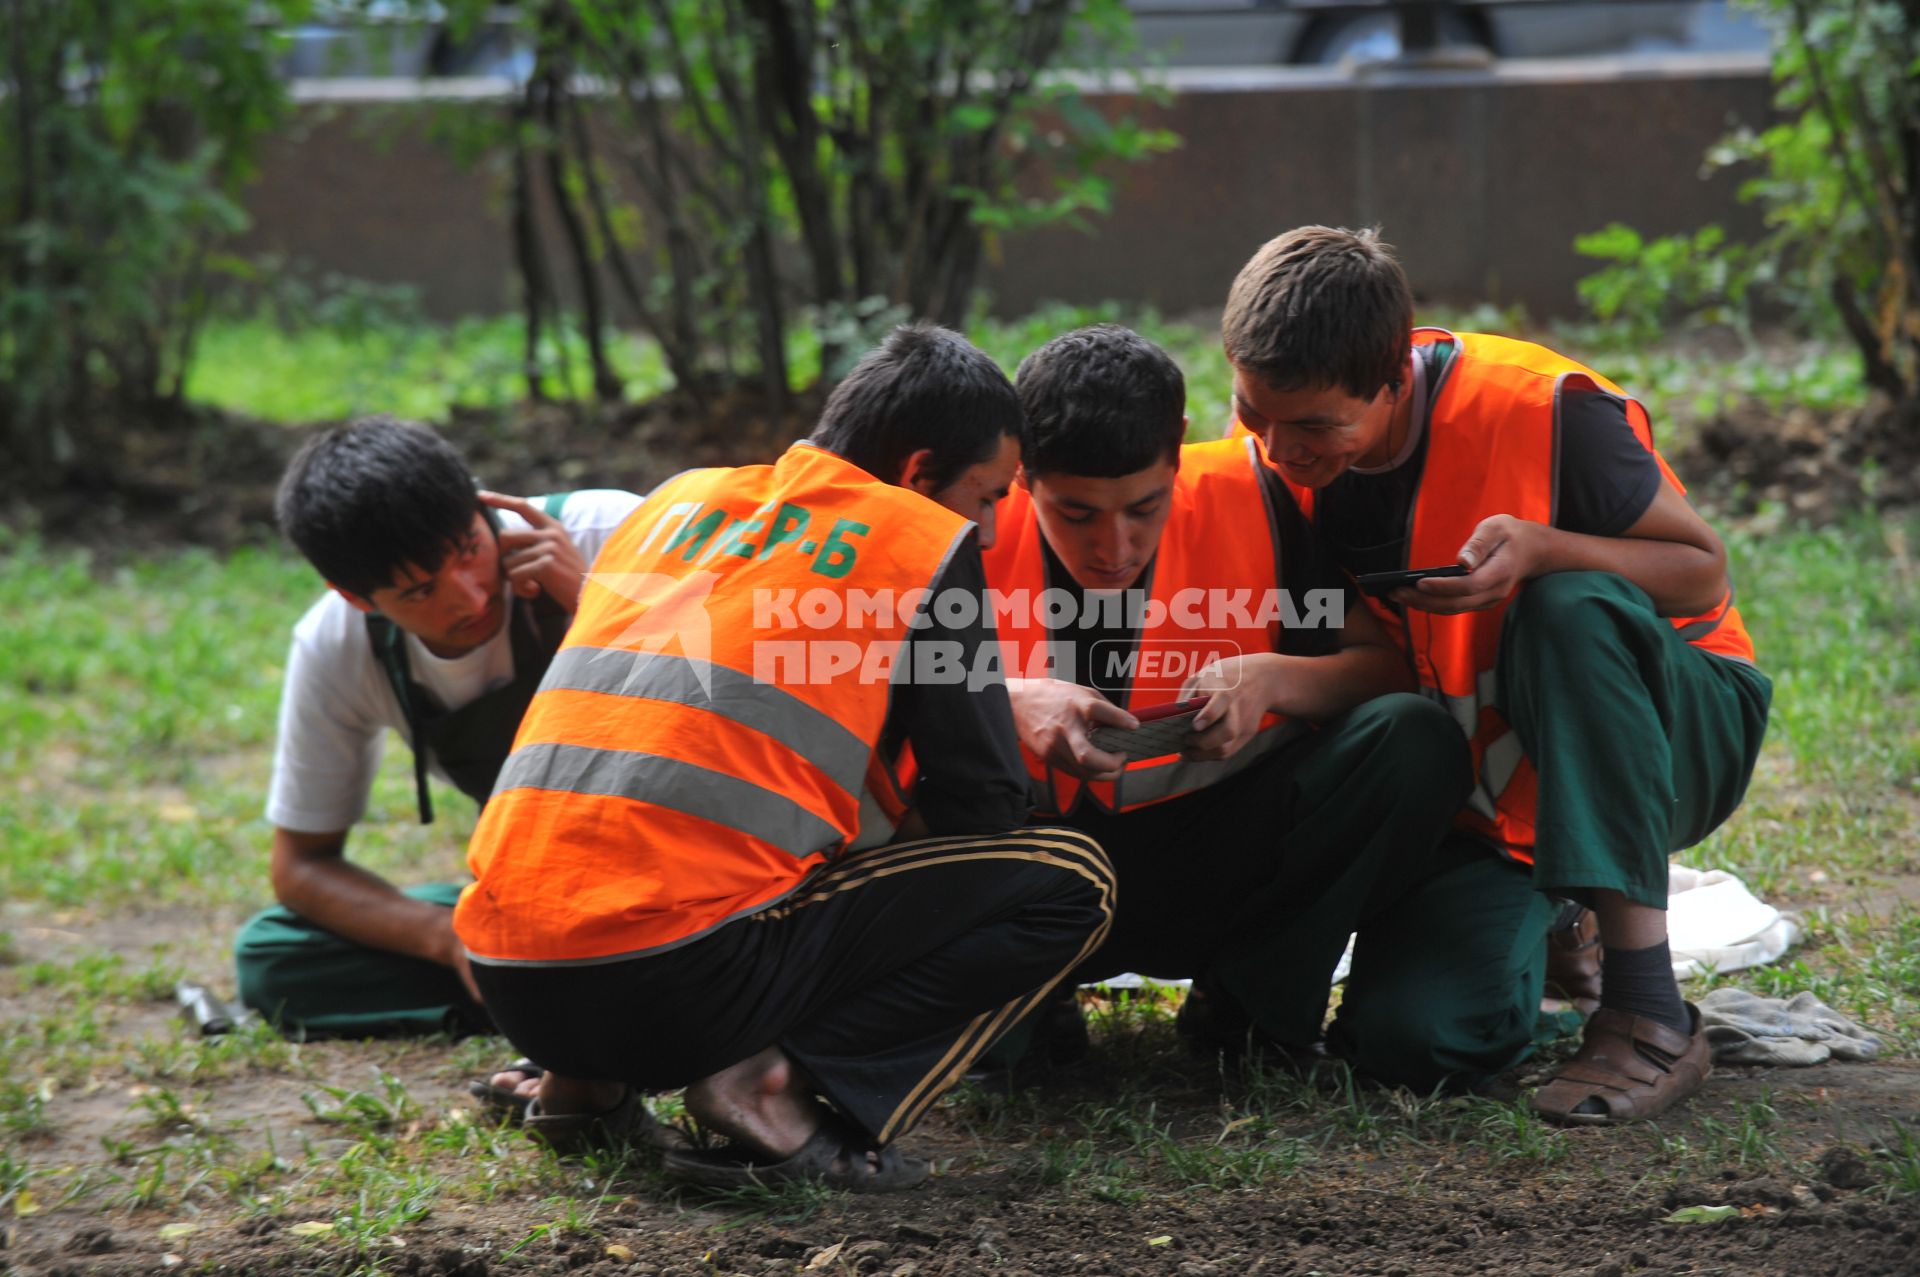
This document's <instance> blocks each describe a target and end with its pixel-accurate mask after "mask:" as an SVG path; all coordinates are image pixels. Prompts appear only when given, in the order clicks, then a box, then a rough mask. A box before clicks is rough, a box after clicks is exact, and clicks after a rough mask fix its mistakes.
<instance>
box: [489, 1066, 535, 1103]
mask: <svg viewBox="0 0 1920 1277" xmlns="http://www.w3.org/2000/svg"><path fill="white" fill-rule="evenodd" d="M487 1085H489V1086H491V1087H493V1088H494V1089H495V1090H498V1091H512V1092H513V1093H514V1094H515V1095H517V1096H519V1097H520V1098H521V1099H523V1100H530V1099H532V1098H533V1097H534V1096H536V1095H538V1094H540V1074H539V1073H537V1072H535V1071H533V1070H531V1069H501V1070H500V1071H499V1072H498V1073H495V1074H494V1075H493V1076H492V1077H490V1078H488V1079H487Z"/></svg>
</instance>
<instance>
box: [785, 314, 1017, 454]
mask: <svg viewBox="0 0 1920 1277" xmlns="http://www.w3.org/2000/svg"><path fill="white" fill-rule="evenodd" d="M1024 434H1025V423H1024V420H1023V418H1022V417H1021V415H1020V400H1019V399H1018V397H1016V396H1015V395H1014V393H1013V383H1012V382H1010V381H1008V380H1007V374H1005V373H1004V372H1001V371H1000V367H999V365H998V364H996V363H994V362H993V360H991V359H989V358H988V357H987V356H986V355H985V354H984V353H982V352H981V351H980V350H978V349H976V348H975V347H974V346H973V344H972V343H970V342H969V341H968V340H967V339H966V338H965V337H962V336H961V335H960V334H959V333H956V332H954V331H952V330H951V329H947V328H936V327H934V326H933V325H931V324H917V325H914V326H913V327H910V328H904V327H903V328H896V329H894V330H893V332H891V333H889V334H888V335H887V339H886V340H885V341H883V342H881V343H880V344H879V346H877V347H875V348H874V349H873V350H870V351H868V352H867V353H866V354H865V355H863V356H862V357H861V359H860V362H859V363H857V364H855V365H854V366H853V371H852V372H850V373H848V374H847V376H846V380H844V381H842V382H841V383H840V384H839V385H838V386H835V387H834V390H833V394H832V395H830V396H828V398H827V406H826V407H825V408H822V409H821V410H820V422H819V424H818V425H816V426H815V427H814V428H813V434H812V435H810V436H808V437H809V439H810V440H811V441H812V442H813V443H816V444H818V445H819V446H821V447H822V448H825V449H827V450H828V451H830V452H835V453H838V454H839V455H840V456H842V457H845V458H846V459H847V460H848V461H851V462H853V464H854V465H856V466H859V467H860V468H861V469H862V470H865V471H866V472H867V473H868V474H871V475H873V476H874V477H876V478H879V479H885V480H886V481H887V482H888V483H897V482H899V479H900V470H901V467H903V466H904V465H906V462H907V458H908V457H910V456H912V455H913V454H914V453H916V452H918V451H919V450H920V449H922V448H931V449H933V456H932V458H931V460H930V463H929V468H928V470H927V472H926V473H927V474H928V476H929V477H930V478H931V479H932V480H933V481H934V483H935V484H936V485H937V486H939V487H945V486H946V485H948V484H949V483H952V482H953V481H954V480H955V479H957V478H959V477H960V473H961V472H962V471H964V470H966V469H967V468H968V467H969V466H976V465H979V464H980V463H981V462H983V461H988V460H991V459H992V457H993V456H994V454H995V453H996V452H997V451H998V450H999V447H1000V440H1001V439H1003V438H1005V437H1006V436H1008V435H1012V436H1013V437H1014V438H1016V439H1022V438H1023V436H1024Z"/></svg>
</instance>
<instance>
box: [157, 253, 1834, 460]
mask: <svg viewBox="0 0 1920 1277" xmlns="http://www.w3.org/2000/svg"><path fill="white" fill-rule="evenodd" d="M343 287H344V289H345V291H344V292H343V293H342V297H343V298H344V299H345V301H346V302H348V303H352V304H335V305H331V306H323V307H321V308H320V310H319V312H318V316H319V318H320V319H321V320H322V321H324V322H300V323H287V322H283V320H281V319H277V318H275V317H274V316H273V315H272V314H270V313H267V312H265V311H262V312H259V313H255V314H251V315H228V316H224V317H220V318H217V319H215V320H213V321H212V322H210V323H209V324H208V325H207V328H206V330H205V333H204V335H203V336H202V338H201V341H200V345H199V348H198V351H197V354H196V357H195V360H194V363H193V365H192V367H191V369H190V370H189V374H188V378H187V394H188V397H189V398H191V399H193V400H194V401H196V402H200V403H207V404H212V405H215V406H218V407H221V408H225V409H228V410H230V411H233V412H237V413H242V414H245V415H249V416H255V417H261V418H264V419H267V420H270V421H280V422H288V423H298V422H309V421H325V420H338V419H341V418H345V417H349V416H353V415H356V414H359V413H368V412H391V413H396V414H399V415H401V416H407V417H414V418H420V419H426V420H440V419H444V418H445V417H446V416H447V415H448V413H449V412H450V411H451V410H452V409H453V408H454V407H455V406H456V405H458V406H463V407H480V408H488V409H503V408H506V407H508V406H509V405H511V404H514V403H516V402H518V401H519V400H520V399H522V398H523V397H524V396H525V378H524V375H523V373H522V371H521V368H522V357H523V356H522V349H521V347H522V337H521V329H520V324H519V321H518V320H517V319H515V318H511V317H506V316H502V317H497V318H490V319H464V320H460V321H458V322H452V323H431V322H428V321H426V320H424V319H422V318H421V317H420V315H419V313H418V310H417V308H416V307H415V306H414V305H412V304H410V303H409V302H407V301H406V300H405V299H404V298H400V299H394V298H383V297H381V296H379V295H377V294H376V295H372V296H371V297H370V298H361V297H359V296H358V295H357V293H356V290H355V289H354V288H353V287H351V286H343ZM361 287H362V288H364V286H361ZM309 318H311V317H309ZM1417 318H1418V321H1419V322H1420V323H1423V324H1434V325H1438V326H1441V327H1446V328H1452V329H1456V330H1461V331H1471V332H1502V333H1513V334H1515V335H1524V336H1529V337H1532V338H1533V339H1535V340H1538V341H1542V342H1545V343H1546V344H1548V345H1551V346H1554V347H1555V348H1557V349H1560V350H1564V351H1565V352H1566V353H1568V354H1570V355H1572V356H1574V357H1575V358H1578V359H1581V360H1582V361H1584V362H1586V363H1589V364H1591V365H1592V366H1593V367H1595V368H1596V369H1598V370H1599V371H1600V372H1602V373H1605V374H1606V375H1607V376H1609V377H1611V378H1613V379H1614V380H1615V381H1617V382H1619V383H1620V384H1621V385H1623V386H1625V387H1627V388H1628V389H1629V390H1630V391H1631V392H1632V393H1634V394H1635V395H1637V396H1639V397H1640V398H1641V399H1642V400H1643V401H1644V402H1645V403H1646V404H1647V406H1648V408H1649V409H1650V410H1651V411H1652V413H1653V417H1654V424H1655V431H1656V435H1657V437H1659V438H1660V439H1661V440H1662V442H1663V446H1667V447H1669V448H1671V445H1672V444H1673V442H1674V441H1675V439H1676V438H1679V437H1685V436H1686V435H1687V434H1688V433H1690V432H1691V431H1693V430H1695V429H1697V428H1698V426H1699V425H1700V424H1701V423H1703V422H1705V421H1707V420H1710V419H1711V418H1713V417H1715V416H1717V415H1720V414H1723V413H1727V412H1730V411H1732V410H1734V409H1735V408H1737V407H1738V406H1739V405H1741V404H1742V403H1744V402H1754V403H1757V404H1759V405H1761V406H1762V407H1764V408H1766V409H1767V410H1769V411H1772V412H1781V411H1785V410H1787V409H1789V408H1796V407H1797V408H1801V409H1806V410H1809V411H1812V412H1815V413H1827V412H1833V411H1838V410H1842V409H1847V408H1852V407H1857V406H1858V405H1859V404H1861V403H1862V402H1864V400H1865V388H1864V386H1863V384H1862V382H1861V379H1860V367H1859V359H1858V357H1857V355H1856V354H1855V353H1854V351H1853V349H1852V347H1851V346H1848V345H1845V344H1842V343H1837V342H1834V341H1829V340H1815V339H1799V338H1792V337H1788V336H1784V335H1781V336H1775V337H1770V338H1769V339H1767V340H1766V341H1765V342H1764V343H1762V342H1749V343H1746V344H1743V345H1740V346H1738V347H1737V348H1735V349H1734V350H1733V351H1732V352H1731V353H1729V352H1728V351H1726V350H1718V349H1709V348H1707V347H1706V346H1705V345H1704V344H1702V343H1700V342H1696V343H1694V344H1691V345H1685V346H1662V345H1655V346H1645V345H1639V344H1632V343H1628V342H1625V341H1623V340H1622V338H1621V337H1620V336H1618V335H1617V333H1616V332H1615V331H1614V330H1610V329H1609V328H1607V327H1606V326H1604V325H1599V324H1591V323H1577V322H1566V321H1557V322H1553V323H1548V324H1540V323H1536V322H1533V321H1531V320H1529V319H1528V317H1527V316H1526V314H1525V313H1524V312H1522V311H1518V310H1513V309H1504V310H1503V309H1499V308H1495V307H1490V306H1481V307H1476V308H1472V309H1466V310H1459V309H1449V310H1430V311H1427V312H1423V313H1422V314H1420V315H1419V316H1418V317H1417ZM1094 323H1120V324H1126V325H1128V326H1130V327H1132V328H1134V329H1136V330H1137V331H1139V332H1140V333H1142V334H1143V335H1145V336H1146V337H1148V338H1150V339H1151V340H1153V341H1155V342H1158V343H1159V344H1160V345H1161V346H1163V347H1165V348H1166V350H1167V351H1168V352H1169V353H1170V354H1172V355H1173V357H1174V359H1175V360H1176V361H1177V362H1178V363H1179V364H1180V366H1181V368H1182V370H1183V371H1184V372H1185V373H1186V377H1187V394H1188V402H1187V410H1188V414H1189V416H1190V418H1191V420H1192V422H1193V430H1194V435H1195V437H1197V438H1211V437H1214V436H1215V435H1217V434H1218V433H1219V432H1220V431H1222V430H1224V429H1225V427H1226V425H1227V423H1228V422H1229V421H1230V420H1231V414H1232V390H1231V377H1230V370H1229V368H1228V366H1227V361H1226V356H1225V355H1224V354H1223V353H1222V352H1221V349H1220V341H1219V333H1218V330H1217V329H1216V328H1215V327H1213V326H1211V325H1210V324H1205V323H1196V322H1192V321H1191V320H1183V319H1169V318H1166V317H1164V316H1162V315H1160V314H1159V313H1158V312H1157V311H1154V310H1152V309H1151V308H1142V307H1137V306H1124V305H1121V304H1118V303H1112V302H1109V303H1105V304H1101V305H1093V306H1074V305H1067V304H1064V303H1056V304H1052V305H1048V306H1042V307H1041V308H1039V309H1038V310H1035V311H1033V312H1032V313H1030V314H1028V315H1025V316H1022V317H1020V318H1018V319H992V318H986V317H981V318H977V319H975V320H974V321H973V322H972V323H970V324H969V325H968V326H967V335H968V337H969V338H971V339H972V340H973V341H974V343H975V344H977V345H978V346H980V348H981V349H983V350H985V351H986V352H987V353H988V354H989V355H991V356H993V358H994V359H995V360H996V361H997V362H998V363H999V364H1000V366H1001V367H1003V368H1005V369H1006V370H1007V371H1008V372H1009V373H1011V372H1012V371H1013V370H1014V369H1015V368H1016V367H1018V366H1019V363H1020V361H1021V359H1023V358H1024V357H1025V356H1026V355H1027V354H1029V353H1030V352H1031V351H1033V350H1034V349H1035V348H1036V347H1038V346H1039V345H1041V344H1042V343H1043V342H1045V341H1047V340H1048V339H1049V338H1051V337H1053V336H1055V335H1057V334H1059V333H1062V332H1065V331H1067V330H1069V329H1072V328H1077V327H1080V326H1082V325H1086V324H1094ZM609 350H610V357H611V359H612V361H613V364H614V367H615V371H616V372H617V373H618V375H619V376H620V377H621V379H622V381H623V382H624V387H625V395H626V398H627V399H629V400H633V401H642V400H645V399H648V398H651V397H653V396H655V395H658V394H660V393H662V392H663V391H665V390H667V389H668V388H670V386H671V385H672V379H671V377H670V375H669V374H668V372H667V369H666V365H665V362H664V361H663V360H662V359H661V357H660V353H659V350H658V348H657V347H655V346H654V345H653V344H652V343H651V342H650V341H648V340H647V339H645V338H643V337H640V336H638V335H636V334H633V333H619V334H615V335H612V336H611V337H610V339H609ZM787 353H788V360H789V363H790V366H791V375H792V378H793V381H794V383H795V384H796V385H805V384H807V383H809V382H811V381H812V380H813V378H814V377H815V376H817V375H818V371H819V366H820V351H819V345H818V341H817V339H816V337H815V335H814V334H813V333H812V331H811V330H810V329H807V328H806V327H804V326H801V327H796V328H795V329H794V331H793V334H792V336H791V337H790V338H789V341H788V352H787ZM540 359H541V362H542V365H543V366H544V367H547V368H549V369H555V370H561V369H564V370H568V371H567V372H566V373H564V374H563V373H560V372H555V373H554V379H555V385H554V389H556V390H557V389H558V388H559V387H560V386H561V385H568V384H570V385H572V386H573V392H574V393H575V394H576V395H579V396H581V397H585V395H586V393H587V392H586V380H587V375H586V369H587V359H586V348H585V344H584V342H583V341H582V340H581V339H580V337H579V335H578V334H576V333H568V334H566V335H564V336H562V337H558V338H549V339H548V340H547V341H546V342H545V344H544V346H543V348H542V351H541V355H540ZM1676 432H1677V433H1676Z"/></svg>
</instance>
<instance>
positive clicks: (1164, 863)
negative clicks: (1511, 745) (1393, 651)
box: [1060, 693, 1472, 1045]
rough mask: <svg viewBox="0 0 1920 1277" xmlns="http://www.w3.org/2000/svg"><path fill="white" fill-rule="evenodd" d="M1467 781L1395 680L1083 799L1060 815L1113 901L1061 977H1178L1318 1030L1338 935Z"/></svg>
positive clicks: (1458, 750)
mask: <svg viewBox="0 0 1920 1277" xmlns="http://www.w3.org/2000/svg"><path fill="white" fill-rule="evenodd" d="M1471 779H1472V776H1471V766H1470V763H1469V759H1468V754H1467V748H1466V741H1465V740H1464V739H1463V738H1462V737H1461V735H1460V730H1459V728H1457V727H1456V726H1454V723H1453V720H1452V719H1451V718H1449V717H1448V716H1447V714H1446V712H1445V711H1444V710H1442V709H1441V708H1440V707H1439V706H1437V705H1435V704H1433V703H1432V702H1431V701H1428V700H1425V699H1424V698H1422V697H1419V696H1415V695H1412V694H1410V693H1401V694H1397V695H1392V696H1383V697H1380V698H1378V699H1376V700H1372V701H1369V702H1367V703H1366V704H1364V705H1361V706H1359V707H1358V708H1356V709H1354V710H1351V711H1349V712H1348V713H1346V714H1343V715H1341V716H1340V717H1339V718H1336V719H1334V720H1332V721H1331V722H1329V723H1327V724H1326V725H1325V726H1323V727H1321V728H1320V729H1319V730H1318V731H1316V732H1314V733H1313V734H1312V735H1311V736H1309V737H1308V738H1306V739H1304V740H1302V741H1299V742H1296V743H1294V744H1293V745H1290V746H1288V747H1287V748H1284V749H1282V750H1281V751H1279V752H1277V753H1276V754H1274V755H1273V756H1272V757H1270V758H1265V759H1262V760H1261V761H1260V762H1259V763H1257V764H1255V765H1254V766H1252V767H1250V768H1248V769H1247V770H1246V771H1244V772H1242V773H1241V774H1240V775H1238V776H1236V777H1233V778H1232V779H1230V780H1226V781H1222V782H1220V783H1219V784H1216V785H1212V786H1209V787H1208V788H1206V789H1202V790H1199V791H1198V792H1196V793H1192V794H1187V795H1184V796H1182V797H1179V798H1175V799H1172V800H1170V801H1168V802H1164V803H1158V804H1155V805H1153V806H1150V807H1143V808H1140V809H1138V810H1135V811H1128V812H1121V813H1118V814H1115V813H1112V812H1106V811H1100V810H1096V809H1089V808H1088V806H1087V805H1086V804H1084V803H1083V804H1082V806H1081V807H1080V808H1079V809H1076V811H1075V812H1074V813H1073V814H1072V815H1070V816H1068V817H1067V818H1066V819H1065V820H1064V821H1061V822H1060V823H1063V824H1069V825H1072V826H1073V827H1075V828H1077V829H1080V830H1082V831H1083V832H1085V833H1087V834H1089V835H1091V836H1092V837H1093V838H1095V839H1096V840H1097V841H1098V842H1099V843H1100V845H1101V846H1102V847H1104V848H1105V849H1106V852H1107V855H1108V858H1109V860H1110V861H1111V862H1112V864H1113V868H1114V872H1115V874H1116V876H1117V878H1118V881H1119V891H1118V898H1119V910H1118V913H1117V914H1116V916H1115V918H1114V923H1113V927H1112V929H1111V931H1109V933H1108V936H1107V941H1106V943H1105V944H1104V945H1103V946H1102V947H1101V948H1100V949H1099V950H1098V951H1097V952H1096V953H1095V954H1094V955H1093V956H1092V957H1091V958H1089V959H1088V960H1087V961H1086V962H1085V963H1083V964H1082V965H1081V967H1080V969H1079V970H1078V971H1077V972H1076V973H1075V978H1076V979H1077V980H1080V981H1083V982H1085V981H1092V980H1098V979H1101V978H1104V977H1110V976H1113V975H1115V974H1118V973H1119V972H1122V971H1137V972H1140V973H1141V974H1143V975H1149V976H1157V977H1162V978H1178V977H1192V978H1194V979H1196V980H1198V981H1200V982H1201V983H1202V984H1204V985H1205V986H1206V988H1207V990H1208V992H1209V994H1210V995H1214V996H1218V997H1222V998H1226V999H1231V1000H1232V1002H1234V1003H1235V1004H1237V1006H1238V1007H1239V1008H1240V1009H1241V1010H1243V1011H1244V1012H1246V1014H1247V1015H1248V1016H1249V1017H1250V1018H1251V1020H1252V1021H1253V1023H1254V1024H1255V1025H1257V1026H1258V1028H1259V1030H1260V1031H1261V1033H1262V1034H1264V1035H1265V1036H1266V1037H1268V1038H1270V1039H1272V1040H1274V1041H1277V1042H1282V1043H1287V1044H1290V1045H1304V1044H1306V1043H1310V1042H1314V1041H1316V1040H1318V1038H1319V1037H1320V1033H1321V1025H1322V1023H1323V1022H1324V1021H1325V1019H1326V1011H1327V1002H1328V998H1329V994H1330V992H1331V982H1332V976H1333V969H1334V967H1335V965H1336V964H1337V963H1338V962H1339V959H1340V954H1341V951H1342V950H1343V949H1344V948H1345V947H1346V944H1347V937H1348V935H1349V934H1351V933H1352V932H1353V931H1354V930H1355V929H1356V928H1360V929H1362V930H1364V929H1366V928H1367V927H1369V926H1370V925H1371V924H1372V922H1373V920H1374V919H1375V918H1376V916H1377V915H1378V914H1379V912H1380V910H1381V909H1383V908H1385V907H1387V906H1388V905H1389V904H1391V903H1392V902H1393V901H1395V900H1397V899H1398V898H1399V897H1401V896H1402V895H1404V894H1405V892H1406V884H1407V883H1408V882H1410V881H1413V880H1415V879H1416V878H1418V877H1420V876H1422V875H1424V874H1425V872H1426V867H1427V865H1428V864H1429V863H1430V862H1431V860H1432V857H1433V854H1434V848H1435V847H1436V846H1437V845H1438V844H1439V842H1440V839H1441V837H1442V836H1443V835H1444V834H1445V833H1446V830H1447V826H1448V823H1449V822H1450V821H1451V820H1452V818H1453V813H1454V812H1455V811H1456V810H1457V809H1458V808H1459V806H1460V802H1461V800H1462V799H1463V798H1464V797H1465V796H1466V793H1467V787H1468V785H1469V784H1470V783H1471Z"/></svg>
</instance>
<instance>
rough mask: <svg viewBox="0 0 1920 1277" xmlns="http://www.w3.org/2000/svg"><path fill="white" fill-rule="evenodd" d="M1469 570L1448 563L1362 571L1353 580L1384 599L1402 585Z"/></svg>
mask: <svg viewBox="0 0 1920 1277" xmlns="http://www.w3.org/2000/svg"><path fill="white" fill-rule="evenodd" d="M1469 570H1470V569H1468V568H1467V567H1466V566H1465V565H1464V564H1460V563H1449V564H1447V565H1446V566H1445V567H1440V568H1408V569H1406V570H1405V571H1402V572H1362V573H1361V574H1360V575H1359V576H1356V577H1354V578H1353V582H1354V584H1355V585H1358V586H1359V587H1360V589H1361V590H1362V592H1364V593H1366V594H1370V595H1372V596H1373V597H1374V598H1376V599H1384V598H1386V597H1387V595H1389V594H1392V593H1393V592H1394V591H1395V590H1397V589H1399V588H1400V587H1401V586H1403V585H1412V584H1413V583H1414V582H1415V581H1424V580H1426V579H1427V578H1428V577H1430V576H1465V575H1466V574H1467V573H1468V571H1469Z"/></svg>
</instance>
